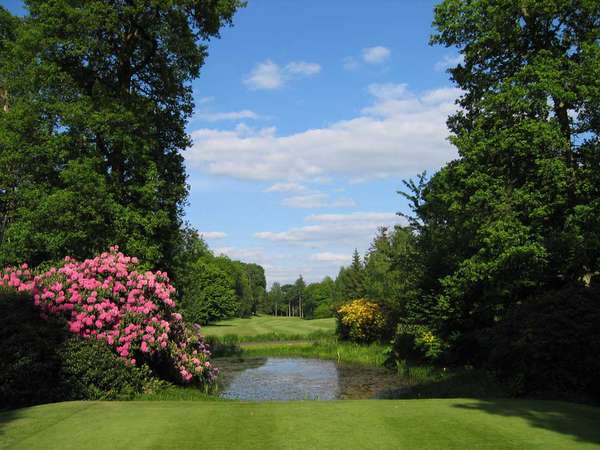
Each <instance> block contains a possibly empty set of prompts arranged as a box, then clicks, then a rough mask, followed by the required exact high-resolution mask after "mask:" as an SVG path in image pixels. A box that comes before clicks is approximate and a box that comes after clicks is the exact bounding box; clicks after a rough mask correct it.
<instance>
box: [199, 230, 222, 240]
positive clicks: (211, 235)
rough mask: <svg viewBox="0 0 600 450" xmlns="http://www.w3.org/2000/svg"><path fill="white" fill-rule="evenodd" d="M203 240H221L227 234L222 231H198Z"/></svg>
mask: <svg viewBox="0 0 600 450" xmlns="http://www.w3.org/2000/svg"><path fill="white" fill-rule="evenodd" d="M198 233H199V234H200V235H201V236H202V237H203V238H205V239H223V238H224V237H226V236H227V233H224V232H223V231H200V232H198Z"/></svg>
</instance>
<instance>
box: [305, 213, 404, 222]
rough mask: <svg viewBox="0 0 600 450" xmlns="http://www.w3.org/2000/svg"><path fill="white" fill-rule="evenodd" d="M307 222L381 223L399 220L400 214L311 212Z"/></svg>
mask: <svg viewBox="0 0 600 450" xmlns="http://www.w3.org/2000/svg"><path fill="white" fill-rule="evenodd" d="M306 220H307V221H309V222H334V223H336V222H337V223H347V222H355V223H359V222H378V223H381V224H385V223H392V222H400V221H402V220H401V218H400V216H399V215H398V214H396V213H388V212H384V213H381V212H353V213H348V214H313V215H310V216H308V217H307V218H306Z"/></svg>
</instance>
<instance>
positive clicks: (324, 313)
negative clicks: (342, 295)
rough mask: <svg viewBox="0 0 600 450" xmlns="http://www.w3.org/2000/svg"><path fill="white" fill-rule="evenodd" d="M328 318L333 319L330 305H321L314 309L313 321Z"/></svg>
mask: <svg viewBox="0 0 600 450" xmlns="http://www.w3.org/2000/svg"><path fill="white" fill-rule="evenodd" d="M329 317H333V310H332V309H331V305H328V304H327V303H321V304H320V305H319V306H317V307H316V308H315V311H314V313H313V319H327V318H329Z"/></svg>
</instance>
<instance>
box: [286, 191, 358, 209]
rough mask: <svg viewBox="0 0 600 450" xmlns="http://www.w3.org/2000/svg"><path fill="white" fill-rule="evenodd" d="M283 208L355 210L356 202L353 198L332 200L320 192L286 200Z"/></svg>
mask: <svg viewBox="0 0 600 450" xmlns="http://www.w3.org/2000/svg"><path fill="white" fill-rule="evenodd" d="M281 204H282V205H283V206H289V207H292V208H307V209H308V208H353V207H355V206H356V202H355V201H354V200H352V199H351V198H338V199H333V200H332V199H330V198H329V195H327V194H325V193H322V192H319V193H313V194H306V195H296V196H293V197H287V198H284V199H283V201H282V202H281Z"/></svg>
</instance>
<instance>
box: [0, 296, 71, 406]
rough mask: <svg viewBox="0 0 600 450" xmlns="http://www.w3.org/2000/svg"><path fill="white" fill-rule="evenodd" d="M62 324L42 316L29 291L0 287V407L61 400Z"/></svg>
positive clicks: (63, 393)
mask: <svg viewBox="0 0 600 450" xmlns="http://www.w3.org/2000/svg"><path fill="white" fill-rule="evenodd" d="M67 338H68V332H67V331H66V329H65V324H64V323H61V322H58V321H56V320H52V319H48V320H44V319H42V318H41V317H40V312H39V310H38V309H37V308H36V307H34V305H33V300H32V299H31V298H30V296H29V295H24V294H17V293H14V292H7V291H4V290H2V288H0V408H8V407H19V406H25V405H33V404H38V403H49V402H57V401H61V400H64V399H65V398H66V397H67V393H68V388H67V386H66V384H65V383H64V379H63V378H62V375H61V372H62V368H61V353H60V349H61V348H62V345H63V344H64V342H65V341H66V340H67Z"/></svg>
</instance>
